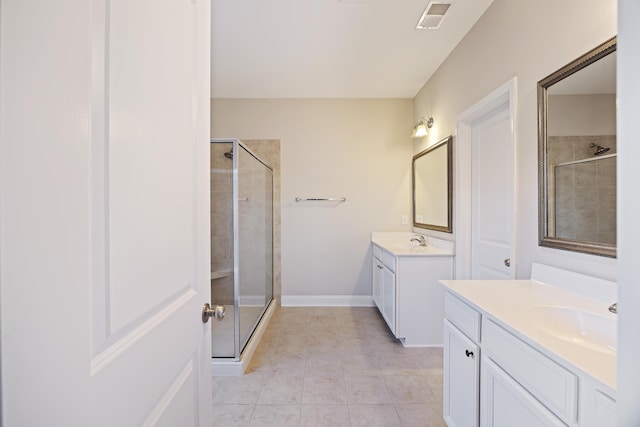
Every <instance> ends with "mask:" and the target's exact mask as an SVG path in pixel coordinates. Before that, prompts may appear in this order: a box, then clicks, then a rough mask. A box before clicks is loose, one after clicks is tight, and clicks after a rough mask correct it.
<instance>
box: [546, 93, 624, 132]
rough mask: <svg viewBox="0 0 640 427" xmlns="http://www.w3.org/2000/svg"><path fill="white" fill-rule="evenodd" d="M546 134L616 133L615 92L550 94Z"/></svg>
mask: <svg viewBox="0 0 640 427" xmlns="http://www.w3.org/2000/svg"><path fill="white" fill-rule="evenodd" d="M547 115H548V118H547V135H550V136H551V135H552V136H577V135H615V134H616V96H615V95H555V96H549V102H548V113H547Z"/></svg>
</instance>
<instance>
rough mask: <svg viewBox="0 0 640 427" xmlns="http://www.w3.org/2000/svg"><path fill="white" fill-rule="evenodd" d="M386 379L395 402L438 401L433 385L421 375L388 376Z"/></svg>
mask: <svg viewBox="0 0 640 427" xmlns="http://www.w3.org/2000/svg"><path fill="white" fill-rule="evenodd" d="M384 380H385V382H386V384H387V388H388V389H389V393H390V394H391V399H392V400H393V403H433V402H436V401H437V399H436V396H435V395H434V393H433V391H432V390H431V387H429V384H427V381H426V380H425V379H424V378H423V377H422V376H420V375H416V376H388V377H384Z"/></svg>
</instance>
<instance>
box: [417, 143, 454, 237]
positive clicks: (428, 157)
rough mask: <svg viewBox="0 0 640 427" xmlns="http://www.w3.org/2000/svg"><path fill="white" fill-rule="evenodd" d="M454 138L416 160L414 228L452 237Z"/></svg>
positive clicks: (433, 147)
mask: <svg viewBox="0 0 640 427" xmlns="http://www.w3.org/2000/svg"><path fill="white" fill-rule="evenodd" d="M452 153H453V137H451V136H448V137H447V138H445V139H443V140H442V141H439V142H438V143H436V144H434V145H432V146H431V147H429V148H427V149H426V150H424V151H422V152H420V153H418V154H416V155H415V156H413V167H412V170H413V226H414V227H420V228H426V229H430V230H437V231H444V232H446V233H451V232H452V230H453V228H452V215H453V209H452V206H453V202H452V194H453V178H452V176H453V175H452V174H453V167H452V165H453V155H452Z"/></svg>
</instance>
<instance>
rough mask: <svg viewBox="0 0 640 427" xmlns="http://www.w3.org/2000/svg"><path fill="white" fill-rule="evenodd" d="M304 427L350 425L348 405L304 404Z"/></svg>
mask: <svg viewBox="0 0 640 427" xmlns="http://www.w3.org/2000/svg"><path fill="white" fill-rule="evenodd" d="M300 426H302V427H350V426H351V421H350V419H349V407H348V406H347V405H302V417H301V419H300Z"/></svg>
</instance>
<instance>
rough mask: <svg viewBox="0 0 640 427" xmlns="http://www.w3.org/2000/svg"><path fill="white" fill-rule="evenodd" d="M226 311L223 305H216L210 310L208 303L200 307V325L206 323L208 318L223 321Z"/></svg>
mask: <svg viewBox="0 0 640 427" xmlns="http://www.w3.org/2000/svg"><path fill="white" fill-rule="evenodd" d="M225 312H226V309H225V308H224V305H216V306H215V308H211V306H210V305H209V303H206V304H205V305H204V306H203V307H202V323H207V322H208V321H209V318H210V317H215V319H216V320H222V319H224V315H225Z"/></svg>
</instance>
